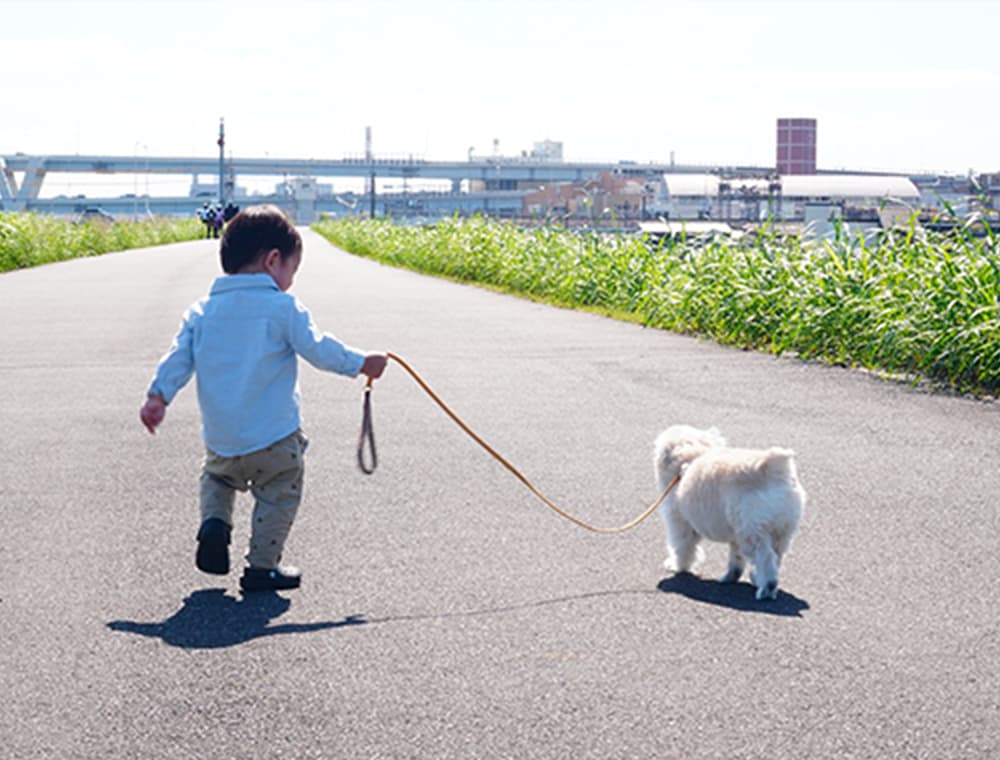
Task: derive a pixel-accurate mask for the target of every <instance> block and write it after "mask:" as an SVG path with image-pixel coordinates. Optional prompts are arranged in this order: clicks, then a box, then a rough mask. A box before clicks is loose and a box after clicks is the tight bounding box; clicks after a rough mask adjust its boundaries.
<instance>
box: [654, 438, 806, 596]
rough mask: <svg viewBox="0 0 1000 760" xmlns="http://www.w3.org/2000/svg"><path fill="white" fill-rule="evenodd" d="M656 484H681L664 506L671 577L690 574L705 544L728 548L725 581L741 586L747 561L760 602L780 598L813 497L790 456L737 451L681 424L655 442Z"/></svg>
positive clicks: (782, 451) (721, 440)
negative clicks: (784, 568) (781, 574)
mask: <svg viewBox="0 0 1000 760" xmlns="http://www.w3.org/2000/svg"><path fill="white" fill-rule="evenodd" d="M655 449H656V451H655V463H656V479H657V483H658V484H659V487H660V490H661V491H662V490H663V489H665V488H666V487H667V485H668V484H669V483H670V481H671V480H673V479H674V476H675V475H677V473H678V472H680V473H681V479H680V482H679V483H678V484H677V485H676V486H674V489H673V490H672V491H671V492H670V495H669V496H667V498H666V499H665V500H664V502H663V504H662V505H661V507H660V513H661V515H662V516H663V521H664V523H665V526H666V529H667V560H666V562H665V563H664V564H665V565H666V567H667V569H668V570H673V571H675V572H689V571H690V570H691V568H692V567H693V566H694V564H695V563H696V562H697V561H698V560H700V559H701V548H700V547H699V544H700V543H701V541H702V539H708V540H709V541H720V542H723V543H726V544H729V567H728V569H727V570H726V572H725V574H724V575H723V576H722V577H721V578H720V579H719V580H720V581H721V582H722V583H735V582H737V581H738V580H739V579H740V577H741V576H742V575H743V571H744V569H745V568H746V565H747V562H749V563H750V564H751V565H752V566H753V569H752V571H751V575H750V579H751V582H752V583H753V585H754V586H756V587H757V599H766V598H770V599H775V598H777V596H778V570H779V568H780V567H781V560H782V558H783V557H784V556H785V553H786V552H787V551H788V546H789V544H790V543H791V540H792V536H793V535H794V534H795V531H796V529H797V528H798V526H799V520H800V519H801V517H802V510H803V508H804V507H805V501H806V494H805V491H804V490H803V489H802V486H801V484H800V483H799V479H798V475H797V474H796V471H795V461H794V459H793V457H794V453H793V452H792V451H789V450H788V449H780V448H770V449H760V450H758V449H737V448H730V447H729V446H727V445H726V441H725V439H724V438H723V437H722V436H721V435H720V434H719V431H717V430H716V429H715V428H712V429H710V430H698V429H697V428H693V427H689V426H687V425H675V426H673V427H670V428H668V429H667V430H665V431H663V433H661V434H660V435H659V436H658V437H657V439H656V447H655Z"/></svg>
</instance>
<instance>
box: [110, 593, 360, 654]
mask: <svg viewBox="0 0 1000 760" xmlns="http://www.w3.org/2000/svg"><path fill="white" fill-rule="evenodd" d="M291 604H292V602H291V600H289V599H285V598H284V597H281V596H279V595H278V594H276V593H274V592H273V591H271V592H258V593H253V594H247V595H246V596H244V597H242V598H240V599H237V598H235V597H232V596H229V595H227V594H226V592H225V590H224V589H221V588H211V589H203V590H201V591H195V592H194V593H192V594H191V595H190V596H189V597H187V598H186V599H185V600H184V603H183V605H182V606H181V608H180V609H179V610H177V612H175V613H174V614H173V615H171V616H170V617H168V618H167V619H166V620H164V621H162V622H159V623H156V622H152V623H140V622H136V621H131V620H114V621H112V622H110V623H108V624H107V627H108V628H109V629H110V630H112V631H121V632H124V633H135V634H138V635H140V636H149V637H151V638H158V639H162V640H163V642H164V643H165V644H169V645H170V646H174V647H180V648H181V649H220V648H224V647H232V646H237V645H239V644H245V643H246V642H248V641H252V640H254V639H259V638H262V637H264V636H278V635H282V634H290V633H309V632H312V631H325V630H329V629H331V628H342V627H344V626H353V625H364V624H365V623H366V622H367V621H366V620H365V619H364V618H363V617H361V616H357V615H350V616H348V617H345V618H343V619H342V620H331V621H326V622H321V623H285V624H281V625H270V622H271V621H272V620H273V619H274V618H277V617H280V616H281V615H283V614H285V612H287V611H288V608H289V607H290V606H291Z"/></svg>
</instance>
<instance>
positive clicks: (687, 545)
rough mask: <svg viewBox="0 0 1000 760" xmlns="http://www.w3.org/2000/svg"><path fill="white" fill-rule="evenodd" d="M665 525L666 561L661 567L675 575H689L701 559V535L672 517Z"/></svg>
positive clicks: (687, 524) (684, 522)
mask: <svg viewBox="0 0 1000 760" xmlns="http://www.w3.org/2000/svg"><path fill="white" fill-rule="evenodd" d="M666 523H667V559H666V561H665V562H664V563H663V566H664V567H665V568H666V569H667V570H673V571H674V572H676V573H689V572H691V568H692V567H694V565H695V564H696V563H697V562H698V561H699V560H700V559H701V556H702V554H701V549H700V547H699V546H698V544H700V543H701V535H699V534H698V532H697V531H696V530H695V529H694V528H692V527H691V525H690V524H689V523H687V522H686V521H684V520H681V519H679V518H677V517H675V516H673V515H669V516H668V517H667V519H666Z"/></svg>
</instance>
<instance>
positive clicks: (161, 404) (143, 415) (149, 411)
mask: <svg viewBox="0 0 1000 760" xmlns="http://www.w3.org/2000/svg"><path fill="white" fill-rule="evenodd" d="M166 413H167V402H166V401H164V400H163V396H160V395H159V394H154V395H152V396H149V397H147V398H146V403H145V404H143V405H142V409H140V410H139V419H140V420H142V424H143V425H145V426H146V430H148V431H149V432H150V433H155V432H156V428H158V427H159V426H160V423H161V422H163V417H164V415H166Z"/></svg>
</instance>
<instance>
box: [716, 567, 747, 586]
mask: <svg viewBox="0 0 1000 760" xmlns="http://www.w3.org/2000/svg"><path fill="white" fill-rule="evenodd" d="M742 577H743V568H741V567H731V568H729V569H728V570H726V572H725V573H723V574H722V575H721V576H720V577H719V583H739V580H740V578H742Z"/></svg>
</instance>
